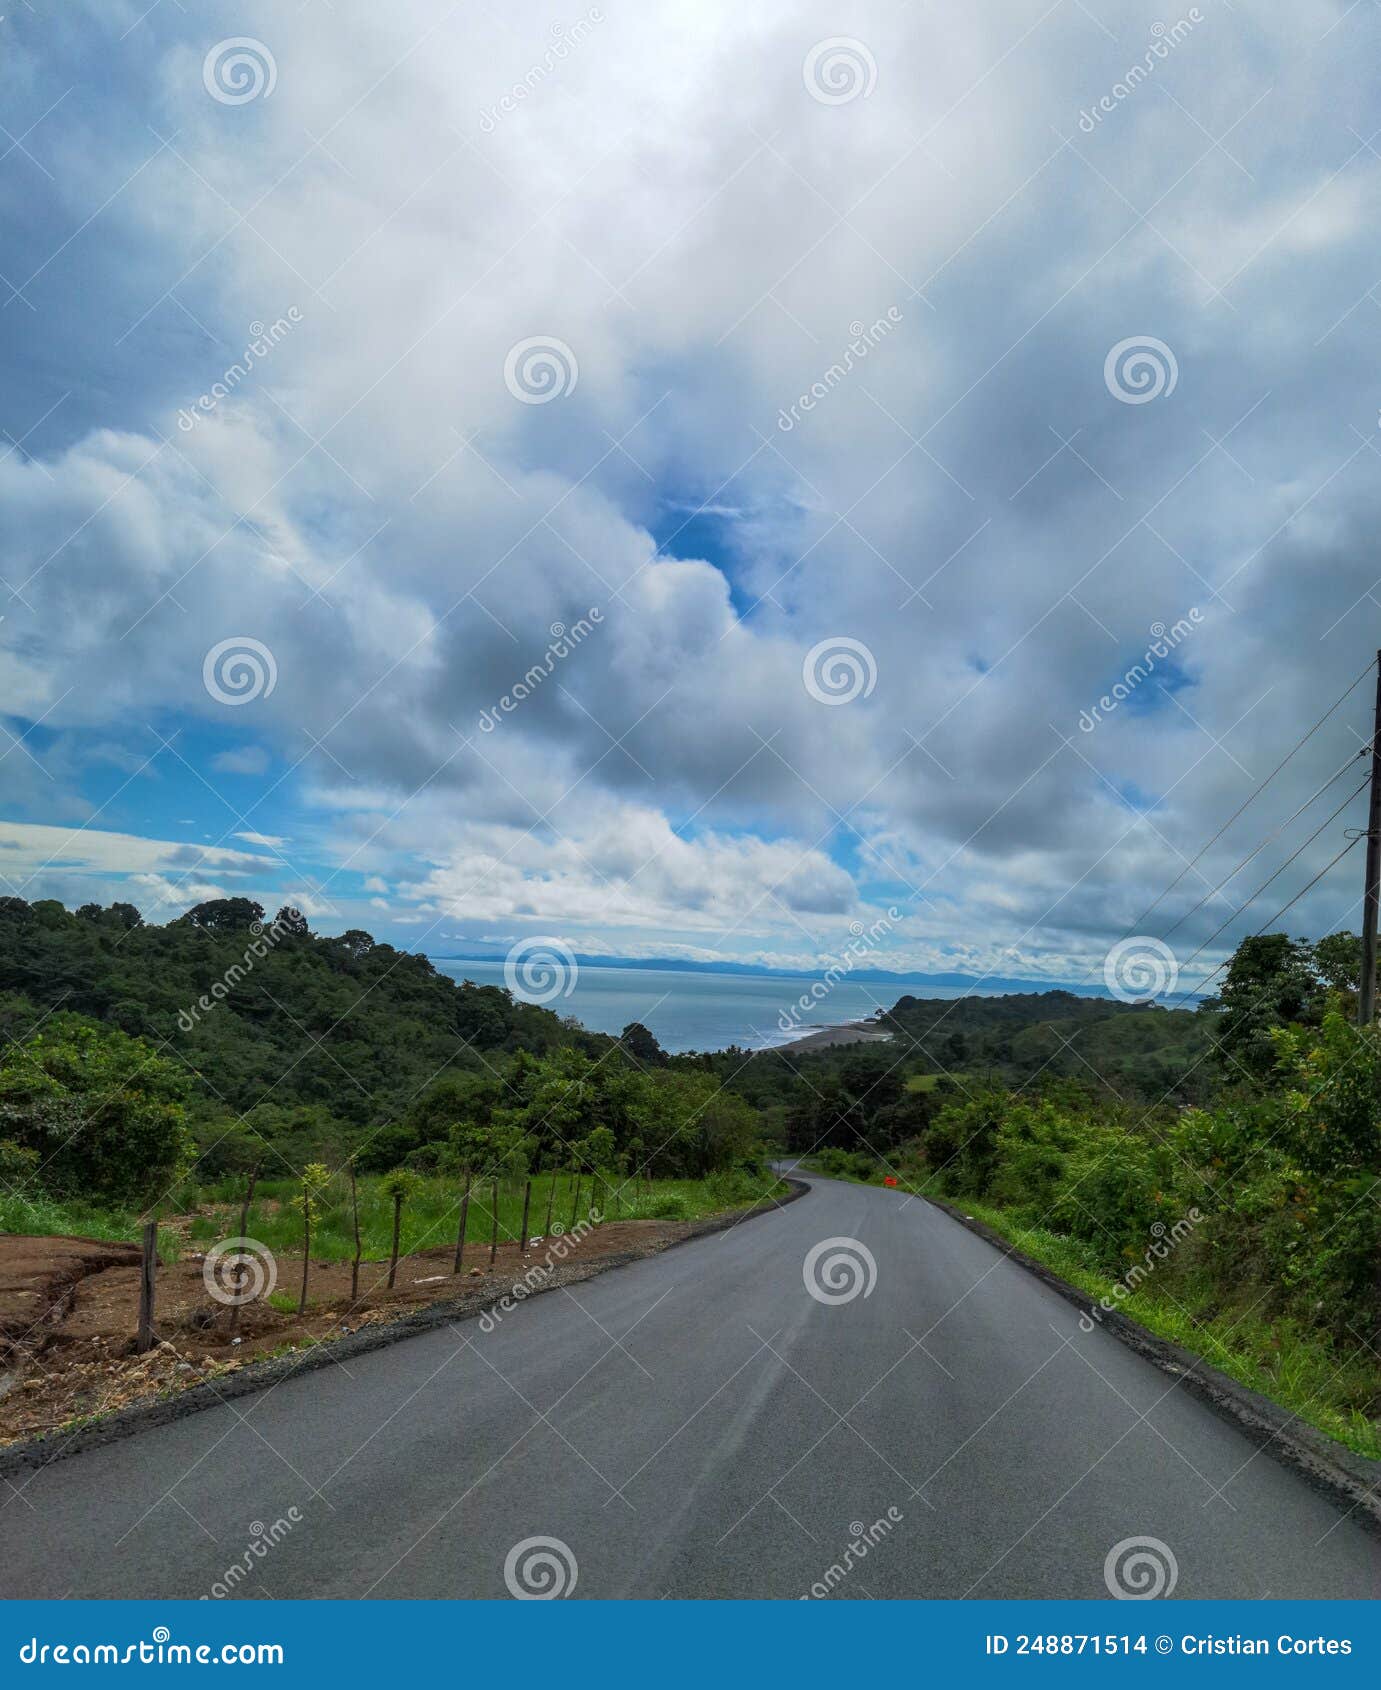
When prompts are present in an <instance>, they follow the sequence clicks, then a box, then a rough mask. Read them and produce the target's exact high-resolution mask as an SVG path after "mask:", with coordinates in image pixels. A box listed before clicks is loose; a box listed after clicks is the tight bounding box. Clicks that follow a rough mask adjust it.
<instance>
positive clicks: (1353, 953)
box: [1313, 933, 1362, 997]
mask: <svg viewBox="0 0 1381 1690" xmlns="http://www.w3.org/2000/svg"><path fill="white" fill-rule="evenodd" d="M1313 961H1314V969H1315V972H1316V973H1317V974H1318V976H1319V979H1320V980H1321V981H1322V983H1323V985H1324V986H1326V987H1327V988H1328V990H1329V991H1333V992H1343V993H1347V994H1349V995H1351V996H1354V997H1355V996H1356V993H1357V990H1358V987H1359V986H1360V985H1361V980H1362V941H1361V940H1360V939H1359V938H1358V937H1357V935H1356V934H1355V933H1330V934H1328V935H1327V937H1326V938H1323V939H1318V940H1316V941H1315V943H1314V946H1313Z"/></svg>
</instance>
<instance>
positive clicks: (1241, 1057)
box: [1217, 933, 1318, 1084]
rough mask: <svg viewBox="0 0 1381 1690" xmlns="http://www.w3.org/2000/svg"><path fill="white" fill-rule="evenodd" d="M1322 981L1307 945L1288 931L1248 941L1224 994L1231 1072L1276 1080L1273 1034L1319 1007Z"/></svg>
mask: <svg viewBox="0 0 1381 1690" xmlns="http://www.w3.org/2000/svg"><path fill="white" fill-rule="evenodd" d="M1317 994H1318V977H1317V975H1316V974H1315V973H1314V969H1313V965H1312V959H1311V956H1310V952H1309V947H1308V946H1307V945H1301V944H1298V943H1296V941H1295V940H1293V939H1291V938H1290V937H1289V935H1288V934H1286V933H1264V934H1259V935H1256V936H1254V937H1252V938H1250V939H1244V940H1243V941H1242V943H1241V944H1240V945H1239V946H1238V947H1237V950H1236V951H1235V953H1234V954H1233V958H1232V961H1231V962H1230V963H1229V964H1228V971H1227V977H1226V979H1225V980H1224V982H1223V989H1222V991H1221V993H1220V994H1219V998H1218V1007H1219V1008H1220V1009H1221V1010H1222V1021H1221V1023H1220V1025H1219V1027H1218V1034H1217V1036H1218V1047H1219V1052H1220V1055H1219V1060H1220V1062H1221V1063H1222V1064H1223V1066H1224V1067H1225V1068H1227V1070H1228V1071H1229V1073H1230V1074H1232V1073H1235V1074H1237V1075H1245V1076H1249V1077H1250V1078H1252V1079H1255V1080H1258V1081H1261V1082H1263V1083H1267V1084H1269V1083H1272V1082H1273V1080H1274V1079H1275V1078H1276V1053H1275V1046H1274V1044H1273V1043H1272V1040H1271V1034H1272V1032H1273V1031H1274V1030H1275V1029H1277V1028H1280V1027H1286V1026H1289V1025H1290V1024H1291V1023H1294V1022H1299V1021H1303V1020H1304V1019H1306V1017H1307V1016H1308V1015H1309V1014H1310V1012H1311V1011H1312V1010H1313V1009H1314V1006H1315V1000H1316V998H1317Z"/></svg>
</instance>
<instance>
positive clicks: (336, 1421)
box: [0, 1179, 1381, 1599]
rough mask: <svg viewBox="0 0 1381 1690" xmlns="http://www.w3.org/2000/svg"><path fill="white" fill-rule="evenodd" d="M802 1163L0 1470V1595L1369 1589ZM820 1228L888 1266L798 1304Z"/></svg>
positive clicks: (837, 1271)
mask: <svg viewBox="0 0 1381 1690" xmlns="http://www.w3.org/2000/svg"><path fill="white" fill-rule="evenodd" d="M812 1184H813V1187H814V1189H813V1190H812V1192H811V1194H810V1195H809V1196H807V1197H805V1198H804V1199H802V1200H801V1201H799V1202H797V1203H793V1204H791V1205H790V1206H788V1207H787V1208H785V1209H783V1210H782V1211H781V1212H779V1213H776V1214H772V1215H770V1216H767V1217H765V1218H760V1219H754V1220H751V1221H747V1222H745V1223H743V1224H741V1225H739V1226H736V1227H734V1228H733V1229H732V1230H730V1231H729V1232H726V1233H723V1234H719V1235H717V1236H714V1237H710V1238H706V1239H702V1240H699V1241H698V1242H696V1243H693V1244H689V1245H685V1246H682V1247H680V1248H678V1249H674V1250H671V1251H668V1252H667V1253H665V1254H664V1255H661V1256H657V1257H653V1258H651V1259H649V1260H646V1261H642V1262H638V1263H634V1264H633V1265H631V1266H629V1267H625V1268H620V1269H616V1270H614V1271H612V1272H610V1273H607V1274H605V1275H604V1276H602V1277H601V1278H598V1279H595V1280H592V1281H589V1282H587V1283H585V1284H582V1285H578V1286H576V1287H575V1288H574V1290H573V1291H570V1292H565V1291H556V1292H554V1293H551V1294H549V1295H545V1296H542V1297H539V1298H536V1299H534V1300H533V1301H531V1302H528V1303H526V1304H524V1305H522V1306H521V1307H519V1308H518V1309H516V1310H515V1311H514V1312H513V1313H511V1314H509V1315H508V1316H507V1317H506V1318H505V1319H503V1320H502V1321H501V1323H500V1324H499V1325H498V1326H497V1328H496V1329H495V1330H493V1331H491V1332H488V1333H486V1332H484V1331H482V1330H481V1328H480V1326H479V1325H478V1324H477V1323H476V1322H475V1321H473V1320H472V1321H467V1322H464V1323H462V1324H459V1325H457V1326H455V1327H449V1328H441V1329H439V1330H437V1331H435V1332H432V1333H429V1334H427V1335H425V1336H423V1337H418V1338H414V1339H410V1340H408V1341H406V1342H404V1343H400V1344H396V1345H393V1346H391V1347H389V1348H387V1349H382V1350H377V1351H374V1352H372V1353H370V1354H367V1355H364V1356H361V1357H358V1358H356V1359H355V1360H352V1361H350V1362H349V1363H348V1369H349V1371H348V1373H347V1372H346V1370H345V1368H344V1367H339V1368H336V1367H331V1368H324V1369H321V1370H319V1371H316V1372H313V1373H310V1374H304V1375H300V1376H298V1377H295V1378H293V1379H291V1380H289V1381H287V1382H285V1383H283V1384H280V1385H278V1386H276V1387H274V1388H273V1389H271V1390H268V1391H265V1392H261V1393H259V1394H258V1395H255V1396H250V1397H242V1398H240V1399H238V1400H237V1401H236V1402H234V1403H233V1404H228V1405H226V1406H224V1407H220V1408H216V1409H213V1410H210V1411H207V1412H205V1413H201V1414H194V1415H191V1416H189V1417H187V1418H186V1419H184V1420H182V1421H180V1422H178V1423H176V1424H174V1425H169V1426H166V1427H161V1428H158V1429H156V1430H152V1431H146V1432H142V1433H139V1434H137V1435H136V1436H133V1437H130V1438H127V1439H125V1440H123V1441H121V1442H119V1443H115V1444H112V1445H110V1446H108V1447H106V1448H104V1449H99V1450H93V1451H90V1452H88V1453H86V1454H84V1455H79V1456H76V1457H73V1458H72V1459H70V1460H67V1461H63V1462H60V1463H57V1464H56V1465H54V1466H53V1467H51V1468H49V1469H48V1470H46V1471H44V1472H41V1473H39V1474H37V1475H35V1476H32V1477H27V1478H25V1477H21V1478H18V1479H16V1480H15V1481H14V1486H15V1487H17V1488H11V1487H8V1486H4V1485H3V1483H0V1489H2V1490H3V1491H4V1501H3V1509H2V1511H0V1591H2V1592H3V1594H4V1595H5V1596H87V1597H121V1596H123V1597H130V1596H133V1597H162V1598H174V1597H199V1596H202V1595H204V1594H208V1593H214V1594H217V1595H219V1594H221V1593H222V1592H224V1591H227V1590H228V1591H229V1592H230V1593H231V1594H233V1595H236V1596H239V1597H260V1598H263V1597H273V1598H276V1599H278V1598H284V1597H304V1596H318V1597H363V1596H376V1597H418V1596H420V1597H457V1596H472V1597H493V1596H498V1597H502V1596H504V1595H505V1594H508V1593H509V1592H510V1589H511V1588H512V1587H514V1586H516V1587H517V1588H518V1589H526V1588H528V1587H529V1586H535V1587H539V1588H540V1587H545V1588H548V1589H551V1588H555V1589H557V1590H561V1591H564V1592H565V1593H568V1594H570V1595H573V1596H575V1597H662V1596H669V1597H742V1596H772V1597H799V1596H802V1595H805V1594H807V1593H808V1592H809V1591H810V1590H811V1588H812V1586H815V1587H817V1588H818V1589H820V1590H831V1591H832V1592H833V1593H834V1594H835V1595H837V1596H839V1597H842V1598H850V1597H852V1598H867V1597H963V1596H974V1597H980V1596H982V1597H1107V1596H1108V1595H1109V1584H1108V1578H1109V1573H1108V1570H1107V1567H1108V1558H1109V1555H1110V1553H1112V1552H1113V1551H1114V1550H1115V1548H1116V1546H1118V1545H1120V1544H1124V1543H1126V1540H1128V1539H1142V1538H1149V1539H1154V1540H1155V1543H1154V1545H1152V1546H1150V1547H1147V1548H1145V1549H1144V1551H1141V1550H1138V1549H1136V1548H1135V1547H1133V1548H1130V1549H1124V1550H1123V1551H1122V1552H1121V1554H1120V1555H1118V1556H1115V1557H1114V1560H1113V1563H1112V1567H1113V1571H1112V1575H1111V1576H1112V1578H1113V1581H1114V1582H1118V1581H1122V1582H1124V1583H1126V1584H1128V1585H1130V1586H1131V1587H1133V1588H1135V1589H1138V1590H1146V1589H1148V1588H1151V1589H1155V1588H1161V1587H1165V1593H1166V1594H1173V1596H1174V1597H1176V1598H1184V1597H1190V1598H1193V1597H1369V1596H1375V1595H1377V1594H1378V1592H1381V1544H1378V1542H1377V1540H1376V1539H1374V1538H1372V1537H1371V1536H1369V1535H1368V1534H1367V1533H1366V1532H1365V1531H1364V1530H1363V1529H1362V1527H1361V1526H1360V1525H1359V1524H1358V1523H1357V1521H1356V1519H1355V1518H1348V1517H1347V1516H1346V1511H1345V1510H1344V1509H1343V1508H1341V1507H1339V1506H1338V1505H1336V1504H1335V1503H1333V1502H1332V1501H1330V1500H1328V1499H1327V1498H1326V1497H1324V1496H1321V1495H1319V1494H1317V1493H1316V1492H1315V1491H1313V1490H1312V1489H1310V1487H1309V1486H1308V1485H1307V1484H1306V1483H1305V1482H1304V1480H1303V1479H1301V1478H1299V1477H1297V1476H1296V1475H1295V1474H1294V1473H1292V1472H1290V1471H1288V1470H1287V1469H1285V1468H1284V1467H1282V1466H1280V1465H1278V1464H1277V1463H1276V1462H1275V1461H1274V1460H1273V1459H1272V1458H1271V1456H1270V1455H1269V1454H1267V1453H1265V1452H1264V1451H1260V1450H1258V1448H1257V1447H1256V1446H1255V1445H1254V1444H1253V1443H1252V1442H1251V1441H1250V1440H1249V1439H1248V1438H1247V1437H1246V1436H1244V1435H1243V1434H1242V1433H1241V1432H1240V1431H1238V1430H1237V1429H1236V1428H1235V1427H1233V1426H1231V1425H1229V1424H1227V1423H1226V1422H1224V1421H1223V1420H1221V1419H1219V1418H1218V1417H1217V1416H1216V1415H1215V1414H1213V1412H1212V1411H1211V1410H1210V1409H1208V1408H1207V1407H1205V1406H1204V1405H1203V1404H1202V1403H1200V1402H1198V1401H1197V1400H1196V1399H1195V1398H1193V1397H1191V1396H1190V1395H1189V1394H1188V1393H1187V1392H1185V1391H1184V1390H1183V1389H1182V1388H1180V1387H1179V1386H1178V1385H1176V1384H1175V1383H1174V1382H1173V1380H1171V1379H1170V1378H1169V1377H1167V1376H1166V1375H1165V1374H1163V1373H1161V1372H1159V1371H1158V1370H1156V1369H1155V1368H1153V1367H1152V1366H1150V1365H1149V1363H1147V1362H1145V1361H1143V1360H1141V1359H1140V1358H1139V1357H1138V1356H1136V1355H1134V1354H1133V1353H1132V1352H1130V1351H1128V1350H1126V1349H1124V1348H1123V1347H1122V1346H1121V1345H1120V1344H1118V1343H1117V1341H1116V1340H1115V1339H1113V1338H1111V1337H1109V1336H1108V1335H1107V1334H1105V1333H1104V1332H1102V1331H1101V1330H1095V1331H1093V1332H1091V1333H1086V1332H1083V1331H1081V1330H1080V1326H1079V1316H1078V1314H1077V1312H1076V1311H1075V1310H1074V1309H1073V1308H1072V1307H1071V1306H1070V1305H1069V1304H1068V1303H1066V1302H1064V1301H1063V1300H1062V1299H1061V1298H1060V1297H1058V1296H1056V1295H1055V1294H1054V1293H1053V1292H1051V1291H1049V1290H1047V1289H1046V1288H1045V1287H1044V1286H1043V1285H1041V1284H1040V1283H1039V1282H1038V1281H1037V1280H1035V1279H1033V1278H1032V1277H1031V1276H1030V1275H1029V1274H1027V1273H1026V1272H1025V1271H1024V1270H1023V1269H1021V1268H1020V1267H1018V1266H1016V1265H1015V1264H1013V1263H1010V1262H1007V1261H1005V1260H1004V1259H1003V1257H1002V1256H1001V1254H1000V1253H999V1252H998V1251H996V1250H995V1249H993V1248H992V1247H991V1246H989V1245H988V1244H986V1243H984V1242H983V1241H982V1240H981V1239H979V1238H977V1237H975V1236H974V1235H973V1234H971V1233H969V1232H968V1231H967V1230H965V1229H964V1228H963V1227H961V1226H959V1225H957V1224H956V1223H955V1222H954V1221H952V1220H951V1219H949V1217H947V1216H946V1215H943V1214H942V1213H940V1212H939V1211H937V1210H935V1209H932V1208H930V1207H928V1206H927V1205H925V1204H923V1203H920V1202H917V1201H915V1200H909V1199H907V1198H905V1197H904V1196H902V1195H900V1194H899V1193H896V1192H889V1191H881V1190H870V1189H867V1188H864V1187H859V1186H851V1185H843V1184H839V1183H836V1182H833V1181H829V1180H815V1179H812ZM832 1238H833V1239H839V1238H842V1239H847V1240H854V1241H857V1244H859V1245H862V1246H863V1247H864V1248H865V1249H866V1251H867V1252H868V1253H869V1255H871V1257H872V1260H873V1262H874V1263H875V1264H876V1272H875V1275H874V1274H873V1273H872V1271H871V1270H870V1268H869V1266H868V1263H867V1261H866V1259H865V1258H864V1256H863V1254H862V1252H860V1251H859V1250H857V1249H856V1248H853V1247H849V1248H847V1249H846V1248H844V1247H842V1246H834V1247H832V1248H831V1249H830V1250H827V1251H825V1252H823V1254H820V1253H817V1258H816V1267H815V1270H814V1272H815V1281H814V1282H815V1284H816V1286H817V1289H820V1288H823V1290H824V1291H825V1293H826V1294H827V1295H829V1296H832V1297H838V1298H841V1299H842V1298H844V1297H845V1296H846V1295H847V1293H848V1292H849V1291H850V1289H856V1291H857V1294H856V1295H853V1296H852V1297H851V1298H850V1299H849V1300H839V1301H833V1302H827V1301H821V1300H819V1298H818V1297H817V1296H814V1295H812V1294H811V1292H810V1291H809V1290H808V1289H807V1285H806V1278H805V1272H804V1271H803V1270H804V1267H805V1264H806V1259H807V1257H808V1255H809V1253H810V1252H811V1251H812V1250H813V1249H814V1247H815V1246H816V1245H818V1244H820V1243H821V1242H822V1241H824V1240H827V1239H832ZM841 1253H842V1255H843V1256H845V1257H847V1258H848V1260H849V1261H851V1262H852V1263H854V1264H856V1266H857V1270H858V1271H857V1274H856V1276H854V1277H852V1278H851V1277H850V1272H849V1268H848V1264H847V1262H844V1261H839V1262H837V1263H836V1265H835V1266H833V1267H831V1266H830V1265H829V1258H831V1257H832V1256H840V1255H841ZM869 1280H872V1281H873V1283H872V1288H871V1291H869V1292H868V1294H866V1295H865V1294H864V1288H865V1286H866V1284H867V1282H868V1281H869ZM856 1528H862V1531H861V1533H860V1531H859V1530H858V1529H856ZM533 1538H546V1539H554V1540H556V1542H557V1547H554V1548H547V1549H544V1548H543V1547H542V1546H541V1545H537V1546H529V1547H525V1548H519V1546H520V1545H527V1543H528V1540H529V1539H533ZM254 1545H257V1546H258V1548H259V1550H260V1551H261V1553H257V1554H256V1552H255V1550H254V1548H253V1547H252V1546H254ZM851 1545H852V1546H853V1549H852V1551H850V1546H851ZM860 1548H862V1549H863V1550H864V1551H865V1553H862V1554H860ZM515 1550H516V1551H517V1552H516V1553H513V1554H511V1553H510V1552H512V1551H515ZM506 1563H507V1565H508V1569H509V1571H508V1580H507V1582H506V1578H505V1566H506ZM831 1567H833V1568H835V1572H833V1573H831V1572H829V1569H830V1568H831ZM237 1568H238V1569H240V1570H239V1571H238V1572H232V1570H233V1569H237ZM246 1569H247V1570H246ZM228 1575H229V1576H228ZM1172 1578H1173V1590H1171V1589H1170V1588H1169V1587H1170V1585H1171V1580H1172Z"/></svg>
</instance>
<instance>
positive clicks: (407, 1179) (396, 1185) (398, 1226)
mask: <svg viewBox="0 0 1381 1690" xmlns="http://www.w3.org/2000/svg"><path fill="white" fill-rule="evenodd" d="M381 1189H382V1191H383V1193H384V1196H385V1197H391V1198H392V1199H393V1249H392V1252H391V1253H390V1255H389V1258H388V1288H389V1290H390V1291H391V1290H392V1289H393V1281H394V1279H395V1277H396V1276H397V1273H398V1239H399V1236H400V1234H401V1232H402V1230H403V1205H404V1203H406V1202H407V1200H408V1198H409V1197H411V1196H412V1195H413V1194H414V1193H415V1192H416V1190H417V1175H416V1174H415V1173H413V1172H412V1170H411V1169H410V1168H394V1169H393V1171H392V1173H387V1174H385V1175H384V1177H383V1180H382V1182H381Z"/></svg>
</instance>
